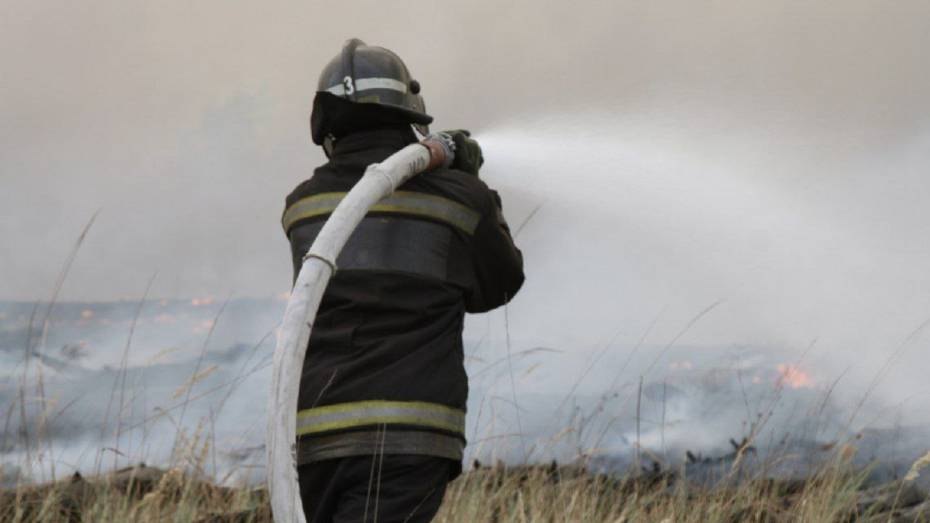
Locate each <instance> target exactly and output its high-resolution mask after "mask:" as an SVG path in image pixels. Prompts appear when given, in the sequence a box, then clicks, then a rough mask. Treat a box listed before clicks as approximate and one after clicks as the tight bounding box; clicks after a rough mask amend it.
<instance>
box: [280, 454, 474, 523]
mask: <svg viewBox="0 0 930 523" xmlns="http://www.w3.org/2000/svg"><path fill="white" fill-rule="evenodd" d="M459 469H460V464H459V463H456V462H454V461H452V460H449V459H445V458H434V457H430V456H412V455H390V454H388V455H381V456H353V457H347V458H337V459H329V460H324V461H318V462H315V463H310V464H307V465H301V466H300V467H298V469H297V474H298V481H299V482H300V499H301V502H302V503H303V506H304V514H305V515H306V517H307V522H308V523H330V522H332V523H368V522H372V523H394V522H396V523H427V522H429V521H432V519H433V516H435V515H436V512H438V511H439V505H440V504H442V497H443V495H444V494H445V492H446V485H447V484H448V483H449V481H451V480H452V478H453V477H454V476H455V475H457V473H458V470H459Z"/></svg>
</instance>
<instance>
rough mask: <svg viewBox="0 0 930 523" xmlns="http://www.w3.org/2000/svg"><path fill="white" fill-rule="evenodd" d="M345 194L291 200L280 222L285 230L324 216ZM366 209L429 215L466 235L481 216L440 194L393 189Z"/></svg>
mask: <svg viewBox="0 0 930 523" xmlns="http://www.w3.org/2000/svg"><path fill="white" fill-rule="evenodd" d="M345 195H346V193H344V192H328V193H320V194H316V195H313V196H308V197H306V198H302V199H300V200H298V201H296V202H294V203H293V204H292V205H291V206H290V207H288V208H287V209H286V210H285V211H284V216H283V217H282V218H281V225H283V226H284V230H285V231H290V229H291V227H292V226H293V225H294V224H295V223H297V222H298V221H300V220H304V219H307V218H315V217H318V216H325V215H327V214H330V213H332V212H333V210H335V209H336V206H337V205H339V202H340V201H342V198H344V197H345ZM370 212H377V213H397V214H407V215H412V216H422V217H425V218H432V219H434V220H438V221H441V222H443V223H446V224H449V225H451V226H453V227H455V228H457V229H459V230H461V231H462V232H464V233H466V234H474V232H475V228H476V227H477V226H478V222H479V221H480V220H481V215H480V214H479V213H478V212H476V211H474V210H472V209H469V208H468V207H466V206H464V205H462V204H460V203H458V202H454V201H452V200H450V199H448V198H443V197H442V196H435V195H432V194H423V193H418V192H411V191H397V192H395V193H394V194H392V195H391V196H388V197H387V198H385V199H383V200H381V201H380V202H378V203H377V204H375V206H374V207H372V208H371V211H370Z"/></svg>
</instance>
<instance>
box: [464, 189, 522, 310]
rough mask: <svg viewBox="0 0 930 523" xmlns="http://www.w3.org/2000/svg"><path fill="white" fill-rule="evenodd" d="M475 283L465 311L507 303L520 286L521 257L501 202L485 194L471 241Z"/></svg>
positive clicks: (484, 308)
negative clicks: (481, 213) (482, 211)
mask: <svg viewBox="0 0 930 523" xmlns="http://www.w3.org/2000/svg"><path fill="white" fill-rule="evenodd" d="M472 259H473V267H474V275H475V281H474V286H473V288H472V289H471V292H470V293H469V294H468V295H467V296H466V300H465V310H466V311H468V312H486V311H489V310H491V309H495V308H497V307H500V306H501V305H503V304H505V303H507V302H508V301H510V299H511V298H513V296H514V295H515V294H516V293H517V291H519V290H520V286H521V285H523V254H522V253H521V252H520V249H518V248H517V246H516V245H514V243H513V238H512V237H511V236H510V227H509V226H508V225H507V221H506V220H504V214H503V211H502V207H501V199H500V196H498V194H497V192H495V191H493V190H489V191H488V205H487V207H486V209H485V212H484V213H483V216H482V218H481V221H480V222H479V223H478V227H477V228H476V229H475V235H474V238H473V242H472Z"/></svg>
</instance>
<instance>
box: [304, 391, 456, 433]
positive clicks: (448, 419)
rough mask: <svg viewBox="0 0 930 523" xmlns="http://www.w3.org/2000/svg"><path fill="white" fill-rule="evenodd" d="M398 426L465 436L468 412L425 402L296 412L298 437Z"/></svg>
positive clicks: (351, 405) (349, 405) (360, 404)
mask: <svg viewBox="0 0 930 523" xmlns="http://www.w3.org/2000/svg"><path fill="white" fill-rule="evenodd" d="M382 423H386V424H398V425H414V426H421V427H428V428H432V429H440V430H446V431H449V432H455V433H456V434H463V435H464V433H465V412H463V411H461V410H459V409H453V408H451V407H446V406H445V405H439V404H436V403H427V402H422V401H383V400H375V401H356V402H352V403H339V404H337V405H328V406H325V407H316V408H312V409H304V410H301V411H299V412H298V413H297V435H298V436H303V435H305V434H316V433H320V432H327V431H332V430H343V429H350V428H355V427H363V426H366V425H379V424H382Z"/></svg>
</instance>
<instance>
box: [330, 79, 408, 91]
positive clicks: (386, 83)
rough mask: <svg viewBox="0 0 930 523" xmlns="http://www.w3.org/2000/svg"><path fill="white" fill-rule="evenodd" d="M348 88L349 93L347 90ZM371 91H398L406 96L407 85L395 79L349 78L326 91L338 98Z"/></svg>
mask: <svg viewBox="0 0 930 523" xmlns="http://www.w3.org/2000/svg"><path fill="white" fill-rule="evenodd" d="M347 87H348V91H347V89H346V88H347ZM371 89H390V90H391V91H398V92H401V93H404V94H406V93H407V84H405V83H404V82H401V81H399V80H395V79H393V78H356V79H355V80H353V79H352V78H351V77H348V76H347V77H346V80H345V81H344V82H343V83H341V84H336V85H334V86H332V87H327V88H326V91H327V92H329V93H332V94H334V95H336V96H345V95H346V94H352V93H357V92H361V91H369V90H371Z"/></svg>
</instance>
